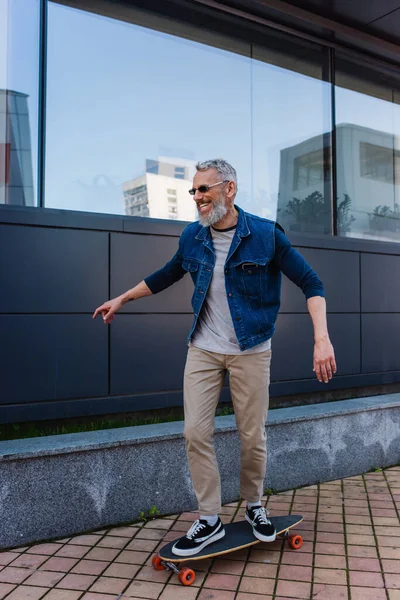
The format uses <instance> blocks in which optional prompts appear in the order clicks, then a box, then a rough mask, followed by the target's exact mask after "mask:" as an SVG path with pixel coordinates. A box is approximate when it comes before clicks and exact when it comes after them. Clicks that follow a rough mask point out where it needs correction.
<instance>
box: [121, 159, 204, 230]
mask: <svg viewBox="0 0 400 600" xmlns="http://www.w3.org/2000/svg"><path fill="white" fill-rule="evenodd" d="M195 164H196V163H195V161H192V160H186V159H179V158H176V159H175V158H166V157H160V158H159V159H158V160H151V159H147V160H146V170H145V173H144V174H143V175H140V176H139V177H136V178H135V179H131V180H130V181H127V182H125V183H124V184H123V195H124V204H125V214H126V215H129V216H133V217H151V218H154V219H175V220H179V221H194V220H196V219H197V211H196V206H195V203H194V201H193V198H192V197H191V196H190V195H189V193H188V190H189V189H190V188H191V187H192V182H193V176H194V174H195V171H196V168H195Z"/></svg>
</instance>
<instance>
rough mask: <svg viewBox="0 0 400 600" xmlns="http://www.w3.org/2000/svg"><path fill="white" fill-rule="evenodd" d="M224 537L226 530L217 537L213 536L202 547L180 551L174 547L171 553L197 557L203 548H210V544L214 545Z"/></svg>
mask: <svg viewBox="0 0 400 600" xmlns="http://www.w3.org/2000/svg"><path fill="white" fill-rule="evenodd" d="M224 535H225V529H223V530H222V531H220V532H219V533H217V534H216V535H215V536H213V537H212V538H210V539H209V540H206V541H205V542H203V543H202V544H200V546H196V548H192V549H191V550H179V549H178V550H176V548H175V546H172V549H171V551H172V554H175V555H176V556H195V555H196V554H198V553H199V552H201V551H202V550H203V548H205V547H206V546H208V544H212V543H214V542H216V541H217V540H220V539H221V538H223V537H224Z"/></svg>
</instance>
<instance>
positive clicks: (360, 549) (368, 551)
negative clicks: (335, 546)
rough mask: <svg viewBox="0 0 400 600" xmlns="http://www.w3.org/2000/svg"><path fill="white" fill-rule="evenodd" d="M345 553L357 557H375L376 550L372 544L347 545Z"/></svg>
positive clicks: (376, 554) (376, 555)
mask: <svg viewBox="0 0 400 600" xmlns="http://www.w3.org/2000/svg"><path fill="white" fill-rule="evenodd" d="M347 555H348V556H355V557H357V558H377V557H378V552H377V550H376V548H375V547H373V546H347Z"/></svg>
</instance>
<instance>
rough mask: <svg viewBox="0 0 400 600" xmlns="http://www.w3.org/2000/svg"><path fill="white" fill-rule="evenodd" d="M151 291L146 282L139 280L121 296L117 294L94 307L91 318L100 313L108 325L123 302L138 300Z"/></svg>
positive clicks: (149, 294)
mask: <svg viewBox="0 0 400 600" xmlns="http://www.w3.org/2000/svg"><path fill="white" fill-rule="evenodd" d="M152 293H153V292H152V291H151V290H150V288H149V287H148V286H147V284H146V283H145V282H144V281H141V282H140V283H138V284H137V285H135V287H133V288H131V289H130V290H128V291H127V292H125V293H124V294H121V296H117V297H116V298H113V299H112V300H108V301H107V302H104V304H102V305H101V306H99V307H98V308H96V310H95V311H94V313H93V319H95V318H96V317H97V315H98V314H101V315H102V317H103V321H104V323H105V325H109V324H110V323H111V321H112V320H113V319H114V316H115V313H116V312H118V311H119V310H120V309H121V308H122V307H123V305H124V304H126V303H127V302H130V301H131V300H138V299H139V298H143V297H144V296H151V294H152Z"/></svg>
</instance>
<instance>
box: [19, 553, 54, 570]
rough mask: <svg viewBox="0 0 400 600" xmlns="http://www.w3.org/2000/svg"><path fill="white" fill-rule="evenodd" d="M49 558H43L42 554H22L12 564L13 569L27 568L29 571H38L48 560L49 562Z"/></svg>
mask: <svg viewBox="0 0 400 600" xmlns="http://www.w3.org/2000/svg"><path fill="white" fill-rule="evenodd" d="M48 558H49V557H48V556H43V555H41V554H26V553H24V554H21V555H20V556H18V557H17V558H16V559H15V560H14V561H13V562H12V564H11V566H13V567H25V568H28V569H37V568H38V567H40V565H42V564H43V563H44V562H45V561H46V560H48Z"/></svg>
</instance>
